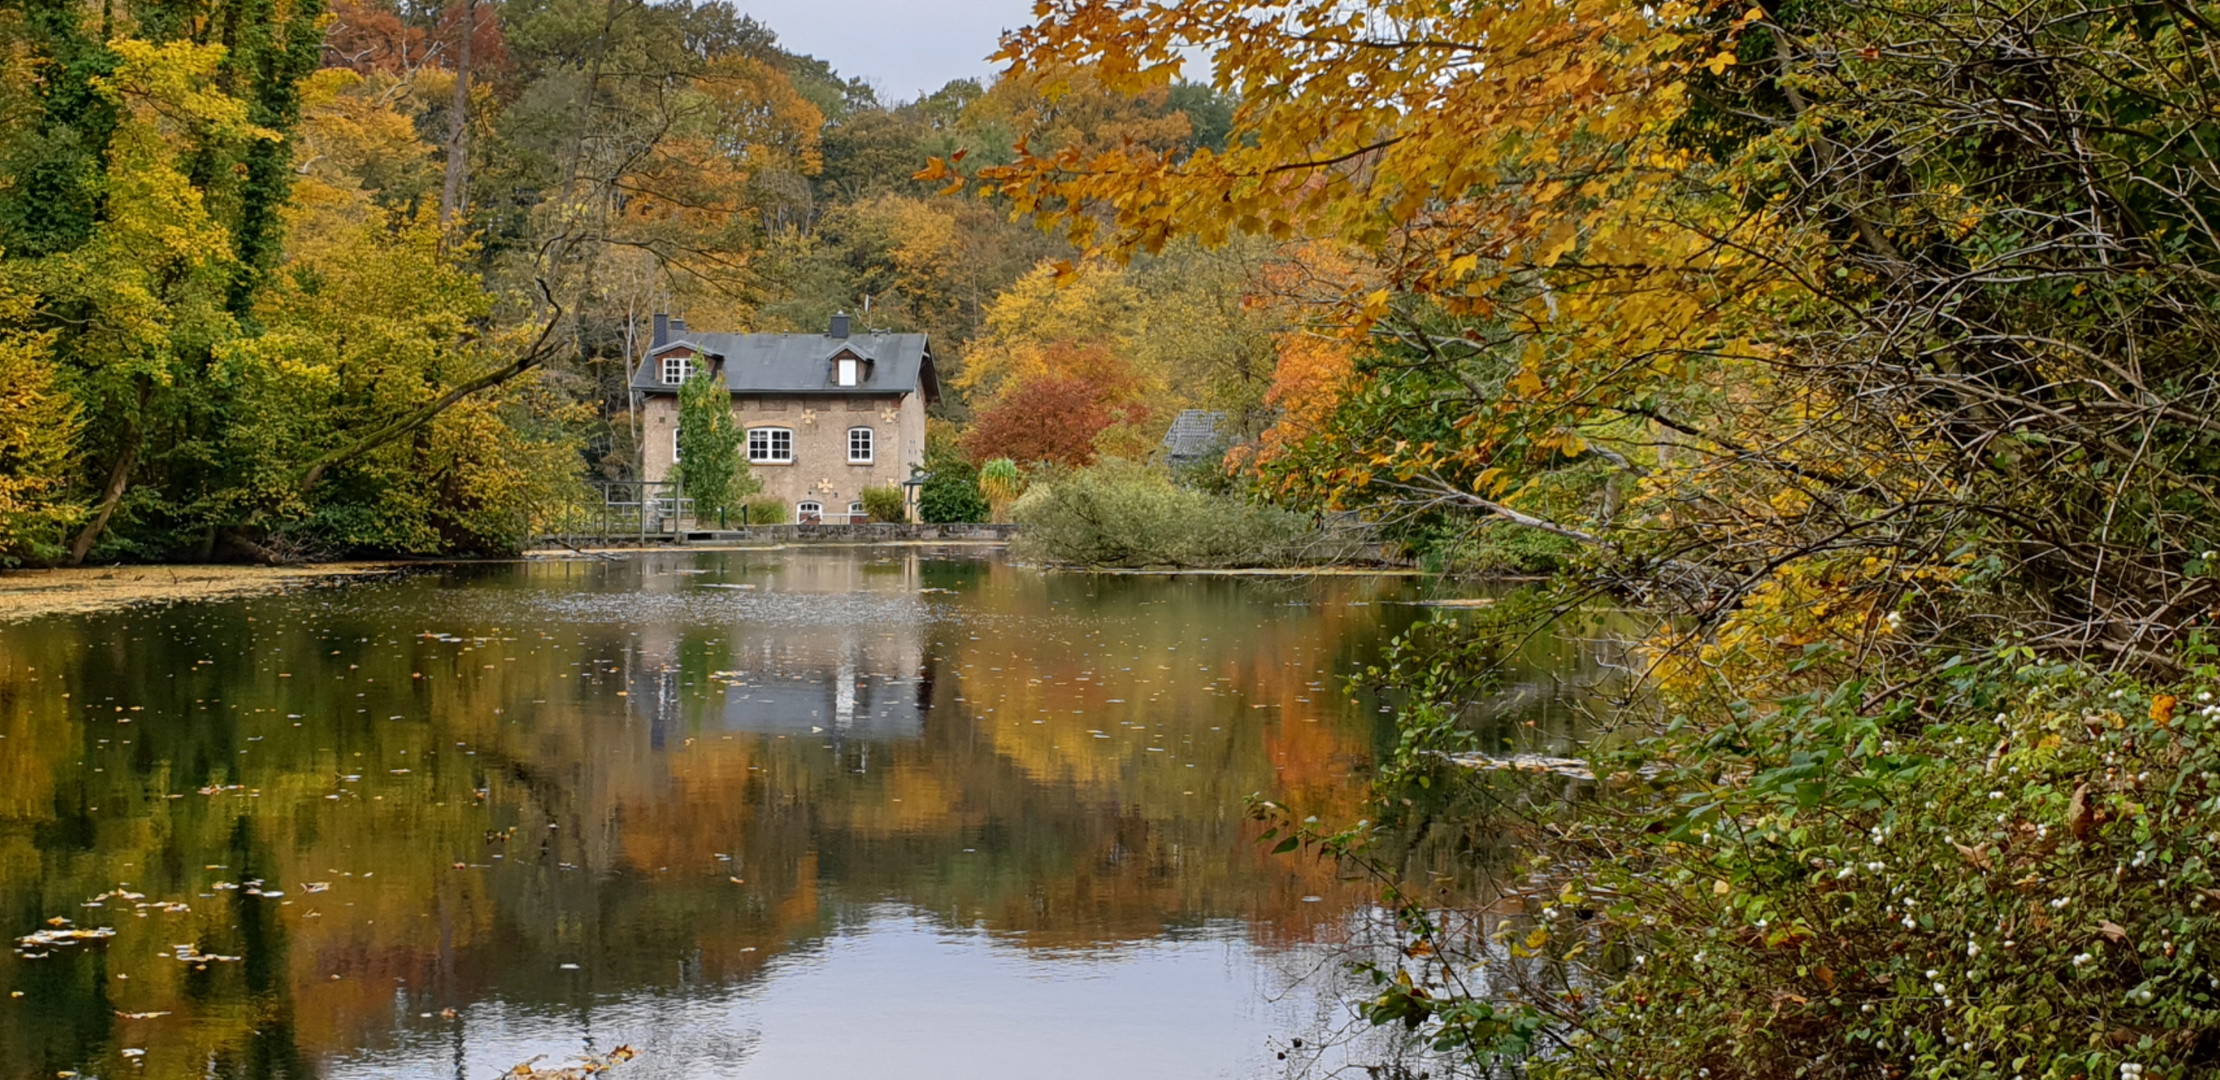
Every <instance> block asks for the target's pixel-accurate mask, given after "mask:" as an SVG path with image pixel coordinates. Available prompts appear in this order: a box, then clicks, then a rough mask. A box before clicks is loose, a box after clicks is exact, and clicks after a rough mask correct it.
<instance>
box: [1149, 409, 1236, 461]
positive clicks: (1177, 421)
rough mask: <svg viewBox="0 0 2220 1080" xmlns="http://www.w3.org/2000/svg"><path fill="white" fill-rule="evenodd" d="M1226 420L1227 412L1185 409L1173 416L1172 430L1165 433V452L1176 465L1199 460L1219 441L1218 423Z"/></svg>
mask: <svg viewBox="0 0 2220 1080" xmlns="http://www.w3.org/2000/svg"><path fill="white" fill-rule="evenodd" d="M1225 422H1226V414H1224V413H1222V412H1211V411H1208V410H1205V409H1184V410H1181V412H1180V414H1179V415H1178V416H1176V417H1174V418H1172V427H1171V430H1169V431H1166V432H1165V433H1164V453H1165V456H1167V457H1169V458H1171V460H1172V463H1173V464H1175V465H1184V464H1186V463H1188V462H1190V461H1199V460H1201V459H1202V456H1203V455H1204V454H1206V453H1208V452H1209V451H1210V448H1211V447H1213V446H1215V445H1216V444H1217V442H1218V425H1220V424H1223V423H1225Z"/></svg>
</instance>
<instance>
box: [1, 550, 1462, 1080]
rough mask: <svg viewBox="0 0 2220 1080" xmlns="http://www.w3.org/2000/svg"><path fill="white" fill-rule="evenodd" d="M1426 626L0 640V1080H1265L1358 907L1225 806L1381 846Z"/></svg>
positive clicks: (1246, 583)
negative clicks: (1384, 653)
mask: <svg viewBox="0 0 2220 1080" xmlns="http://www.w3.org/2000/svg"><path fill="white" fill-rule="evenodd" d="M1424 589H1425V587H1424V586H1422V585H1419V584H1417V583H1413V582H1411V581H1408V580H1405V579H1398V578H1383V577H1325V578H1311V579H1302V580H1289V579H1271V578H1224V577H1145V576H1095V575H1079V574H1049V573H1042V572H1039V571H1035V570H1029V569H1025V568H1021V567H1015V566H1011V565H1008V564H1006V563H1004V562H1002V561H1000V559H999V557H997V556H995V555H994V554H992V553H991V552H986V551H981V550H979V549H970V550H966V549H961V548H819V549H808V550H783V551H731V552H682V553H669V554H658V555H650V556H643V557H635V558H630V559H625V560H622V561H603V560H576V561H548V562H529V563H519V564H510V565H498V566H475V567H464V568H453V569H443V570H436V571H422V572H417V573H411V574H407V575H404V576H400V577H395V578H391V579H385V580H378V581H372V582H356V583H353V584H348V585H344V586H333V587H325V588H316V589H310V590H305V591H300V592H295V593H292V594H289V595H285V596H275V597H263V598H257V599H249V600H238V601H228V602H217V603H205V604H180V605H174V606H170V607H165V608H154V609H143V610H139V611H135V612H127V613H120V614H111V615H104V616H92V617H82V618H66V619H63V618H50V619H45V620H40V621H35V622H29V623H21V624H16V625H14V626H11V627H6V628H0V923H4V928H5V930H6V933H7V934H8V936H9V937H10V938H11V939H18V943H17V944H16V947H15V948H13V949H12V951H9V952H7V953H4V954H0V990H4V991H5V993H6V994H7V996H6V997H5V998H0V1077H7V1078H16V1077H22V1078H30V1077H56V1076H68V1075H70V1074H71V1073H76V1074H79V1075H83V1076H105V1077H121V1076H133V1077H185V1076H193V1077H202V1076H238V1077H276V1076H285V1077H307V1076H323V1077H358V1076H359V1077H370V1076H378V1077H390V1076H409V1077H435V1076H437V1077H470V1078H478V1077H491V1076H494V1075H497V1074H499V1073H500V1072H501V1071H503V1070H504V1069H507V1068H508V1067H510V1066H512V1065H515V1064H516V1063H518V1062H522V1061H525V1060H527V1059H530V1058H533V1057H535V1056H539V1055H546V1059H545V1061H543V1064H554V1063H558V1062H560V1061H562V1060H563V1059H564V1058H566V1057H567V1056H568V1055H570V1054H573V1053H577V1052H581V1051H583V1050H588V1049H598V1050H608V1049H610V1048H612V1047H615V1046H618V1045H620V1044H629V1045H631V1046H633V1047H635V1048H637V1049H638V1050H639V1052H640V1055H641V1056H640V1057H639V1059H638V1060H636V1061H634V1062H632V1063H631V1064H629V1065H627V1066H625V1067H624V1069H623V1070H621V1072H620V1074H619V1075H620V1076H639V1077H661V1076H673V1077H677V1076H684V1077H697V1076H700V1077H707V1076H736V1077H745V1078H755V1077H763V1078H772V1077H811V1078H815V1080H836V1078H842V1077H873V1078H879V1077H886V1076H897V1075H898V1076H903V1077H964V1078H995V1077H1033V1076H1043V1075H1053V1076H1058V1077H1073V1078H1081V1077H1106V1078H1107V1077H1117V1078H1137V1077H1167V1078H1176V1077H1227V1078H1247V1077H1263V1076H1278V1075H1282V1074H1283V1073H1284V1072H1285V1071H1286V1070H1287V1069H1288V1067H1289V1064H1288V1063H1287V1062H1283V1061H1282V1060H1281V1059H1280V1058H1279V1051H1280V1050H1283V1049H1286V1048H1287V1042H1288V1040H1290V1039H1291V1038H1297V1037H1301V1036H1302V1035H1303V1034H1304V1033H1305V1032H1307V1031H1311V1030H1313V1029H1315V1028H1317V1027H1318V1026H1319V1025H1321V1024H1329V1025H1330V1024H1333V1023H1336V1022H1339V1021H1337V1020H1336V1017H1338V1016H1343V1015H1345V1014H1344V1013H1343V1012H1342V1011H1341V1010H1340V1009H1339V1007H1338V1005H1337V1003H1336V1002H1335V1001H1334V1000H1333V999H1332V994H1331V993H1330V991H1329V990H1327V989H1323V988H1322V987H1325V986H1329V985H1330V984H1331V983H1332V981H1333V980H1332V979H1331V978H1330V977H1329V978H1325V979H1322V980H1321V979H1308V980H1306V979H1305V978H1304V976H1306V975H1308V974H1312V973H1314V972H1315V971H1318V970H1325V969H1330V968H1331V967H1332V966H1333V965H1332V961H1331V957H1330V955H1329V954H1328V953H1326V952H1323V951H1321V945H1320V943H1322V942H1325V941H1327V940H1329V939H1330V938H1331V937H1332V936H1333V935H1332V933H1331V931H1332V929H1333V928H1334V927H1336V926H1337V925H1340V924H1342V923H1345V922H1346V921H1347V920H1349V919H1351V918H1353V917H1356V913H1358V912H1360V911H1361V910H1362V905H1363V902H1364V899H1365V896H1364V893H1363V892H1362V891H1361V890H1360V889H1358V888H1356V887H1354V886H1352V885H1350V884H1348V883H1344V882H1342V881H1339V880H1337V879H1336V876H1335V874H1334V872H1333V870H1332V868H1331V867H1329V866H1322V865H1320V864H1319V863H1317V862H1315V861H1313V860H1309V859H1304V858H1299V857H1292V856H1277V857H1275V856H1272V855H1270V854H1269V853H1268V852H1267V851H1266V850H1265V848H1264V846H1262V845H1260V844H1259V843H1258V841H1257V834H1258V832H1259V831H1260V829H1261V828H1262V827H1261V826H1259V825H1257V824H1255V823H1253V822H1251V821H1249V820H1248V818H1247V817H1246V815H1245V813H1244V799H1245V798H1246V797H1248V796H1251V795H1252V794H1261V795H1263V796H1266V797H1268V798H1272V799H1276V800H1279V801H1281V802H1283V803H1287V804H1289V805H1292V806H1296V807H1299V808H1302V809H1303V811H1304V812H1307V813H1315V814H1317V815H1319V816H1320V817H1322V818H1325V819H1327V820H1336V819H1347V818H1353V817H1355V816H1358V815H1359V814H1360V813H1361V812H1362V799H1363V791H1364V784H1365V779H1366V771H1367V769H1368V767H1369V763H1370V762H1371V760H1372V759H1373V755H1374V753H1375V752H1376V750H1377V749H1379V748H1380V746H1381V745H1382V743H1381V740H1383V739H1384V738H1388V737H1390V733H1389V731H1388V729H1387V726H1386V723H1385V717H1384V716H1383V715H1382V713H1383V711H1384V706H1383V705H1382V703H1381V702H1379V701H1377V700H1373V699H1371V698H1369V697H1367V696H1365V695H1363V694H1361V693H1360V694H1357V695H1355V696H1351V695H1350V694H1349V693H1348V692H1347V691H1346V688H1345V687H1344V686H1343V684H1342V678H1343V677H1344V676H1346V675H1348V674H1350V673H1351V672H1353V671H1355V670H1358V669H1359V668H1360V667H1361V665H1362V664H1363V663H1365V662H1366V661H1367V660H1368V659H1370V658H1372V657H1374V656H1375V655H1377V651H1378V649H1379V648H1380V647H1381V645H1382V644H1383V643H1384V642H1385V640H1386V639H1387V638H1388V637H1389V636H1391V635H1393V634H1394V633H1396V632H1398V631H1399V630H1400V629H1401V628H1403V627H1404V626H1406V625H1408V624H1409V623H1410V622H1411V621H1413V620H1415V619H1418V618H1422V617H1424V614H1425V608H1423V607H1422V606H1420V605H1419V604H1417V603H1414V601H1418V600H1421V599H1422V595H1421V594H1422V592H1423V591H1424ZM60 920H67V922H66V923H65V922H61V921H60ZM103 928H107V929H112V930H113V931H114V935H113V937H109V938H104V939H100V940H93V941H84V942H79V943H75V944H66V943H56V944H44V943H38V942H33V943H30V944H22V943H20V939H23V938H24V937H25V936H27V935H32V934H34V933H36V932H39V931H42V930H57V929H59V930H67V929H86V930H99V929H103Z"/></svg>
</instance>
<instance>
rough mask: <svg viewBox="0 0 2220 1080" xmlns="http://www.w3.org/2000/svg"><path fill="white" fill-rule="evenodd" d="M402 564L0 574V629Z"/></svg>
mask: <svg viewBox="0 0 2220 1080" xmlns="http://www.w3.org/2000/svg"><path fill="white" fill-rule="evenodd" d="M417 565H422V564H421V563H412V562H404V561H350V562H335V563H312V564H307V565H302V566H252V565H227V564H221V563H152V564H148V565H144V566H138V565H133V566H71V567H54V568H50V569H21V570H4V571H0V625H5V624H9V623H20V622H24V621H27V620H30V619H36V618H40V617H43V616H47V615H92V614H98V613H100V612H105V611H119V610H122V609H125V608H133V607H142V606H146V605H150V604H166V603H171V602H175V601H180V600H221V599H226V598H229V597H235V596H257V595H262V594H266V593H276V592H284V591H285V590H287V589H294V588H300V587H302V586H306V585H319V584H324V583H327V582H331V581H336V580H341V579H347V578H357V577H372V576H377V575H383V574H391V573H396V572H399V571H402V570H406V569H408V568H409V567H411V566H417Z"/></svg>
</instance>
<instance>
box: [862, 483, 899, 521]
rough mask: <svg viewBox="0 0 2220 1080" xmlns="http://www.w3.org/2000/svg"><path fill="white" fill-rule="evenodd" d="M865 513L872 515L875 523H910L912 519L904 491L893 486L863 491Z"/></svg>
mask: <svg viewBox="0 0 2220 1080" xmlns="http://www.w3.org/2000/svg"><path fill="white" fill-rule="evenodd" d="M863 512H864V513H866V514H869V515H871V519H872V520H873V521H908V520H909V518H910V514H909V506H908V504H907V500H905V499H903V498H902V489H901V488H899V487H896V486H895V485H893V484H881V485H879V486H878V487H867V488H865V489H863Z"/></svg>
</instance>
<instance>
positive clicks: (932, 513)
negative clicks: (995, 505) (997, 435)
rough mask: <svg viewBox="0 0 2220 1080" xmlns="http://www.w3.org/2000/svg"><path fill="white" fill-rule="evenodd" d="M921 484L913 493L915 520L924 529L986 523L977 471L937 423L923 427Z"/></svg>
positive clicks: (985, 512) (976, 467) (986, 510)
mask: <svg viewBox="0 0 2220 1080" xmlns="http://www.w3.org/2000/svg"><path fill="white" fill-rule="evenodd" d="M925 472H926V478H925V482H924V483H923V484H921V485H919V487H918V490H917V516H918V518H919V519H920V520H922V521H924V522H925V523H926V524H928V525H947V524H959V523H968V522H975V521H985V520H987V514H988V513H989V512H990V511H989V508H988V506H987V497H986V496H985V495H983V494H981V493H980V492H979V467H978V466H976V465H973V464H972V463H971V462H969V461H966V460H964V456H963V450H962V448H961V447H960V446H958V445H957V443H956V440H955V438H954V437H953V436H951V435H949V434H947V432H946V430H945V429H944V428H943V427H941V426H940V424H939V422H938V421H935V422H932V423H929V424H927V425H926V434H925Z"/></svg>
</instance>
